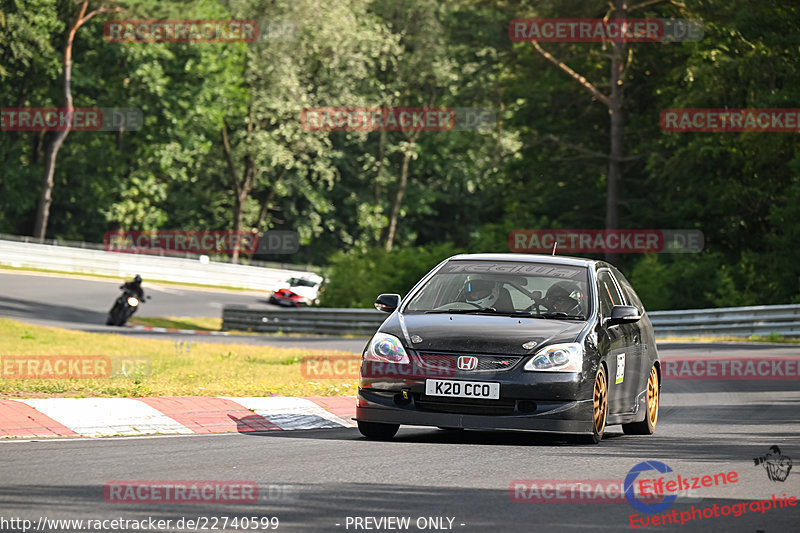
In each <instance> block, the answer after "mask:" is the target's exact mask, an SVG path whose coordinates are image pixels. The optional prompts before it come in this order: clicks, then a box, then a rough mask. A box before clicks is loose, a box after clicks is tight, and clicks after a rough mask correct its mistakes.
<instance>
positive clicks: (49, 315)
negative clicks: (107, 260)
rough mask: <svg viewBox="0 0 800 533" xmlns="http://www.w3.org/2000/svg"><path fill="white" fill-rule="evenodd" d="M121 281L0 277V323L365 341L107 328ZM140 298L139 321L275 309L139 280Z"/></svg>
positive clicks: (141, 334) (328, 341) (323, 345)
mask: <svg viewBox="0 0 800 533" xmlns="http://www.w3.org/2000/svg"><path fill="white" fill-rule="evenodd" d="M123 281H124V280H122V279H120V280H118V281H116V280H110V279H101V278H90V277H74V276H60V275H57V274H46V275H42V274H41V273H22V272H12V271H0V317H6V318H13V319H15V320H20V321H23V322H29V323H31V324H39V325H43V326H53V327H60V328H67V329H76V330H81V331H87V332H91V333H116V334H120V335H128V336H135V337H137V338H147V339H160V340H185V339H187V338H188V339H190V340H191V342H212V343H226V344H251V345H270V346H277V347H283V348H297V347H303V348H313V349H320V350H344V351H352V352H360V351H361V350H362V349H363V348H364V345H365V344H366V342H367V339H362V338H358V339H340V338H329V337H322V336H318V337H286V336H268V335H259V336H252V335H226V336H207V335H203V336H201V335H193V336H191V337H189V336H187V335H184V334H180V333H159V332H152V331H141V330H135V329H129V328H120V327H115V326H106V325H105V321H106V316H107V314H108V310H109V309H110V308H111V306H112V305H113V303H114V301H115V300H116V298H117V297H118V296H119V294H120V292H121V291H120V290H119V286H120V285H121V284H122V282H123ZM142 288H143V289H144V291H145V296H150V297H151V299H150V300H147V301H146V302H145V303H144V304H142V305H141V306H140V308H139V309H138V310H137V311H136V315H135V316H140V317H192V318H194V317H210V318H219V317H221V316H222V308H223V306H225V305H254V306H263V307H271V308H278V307H279V306H275V305H272V304H270V303H268V302H267V294H268V293H267V292H266V291H264V292H261V293H259V292H256V291H226V290H216V289H201V288H194V287H191V288H190V287H181V286H176V285H165V284H159V283H156V282H152V283H151V282H148V281H147V280H144V281H143V283H142Z"/></svg>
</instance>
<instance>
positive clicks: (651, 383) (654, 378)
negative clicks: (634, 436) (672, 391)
mask: <svg viewBox="0 0 800 533" xmlns="http://www.w3.org/2000/svg"><path fill="white" fill-rule="evenodd" d="M658 397H659V393H658V371H657V370H656V367H655V366H653V368H652V369H650V379H649V380H648V381H647V416H648V418H649V419H650V425H651V426H652V427H655V426H656V422H657V421H658Z"/></svg>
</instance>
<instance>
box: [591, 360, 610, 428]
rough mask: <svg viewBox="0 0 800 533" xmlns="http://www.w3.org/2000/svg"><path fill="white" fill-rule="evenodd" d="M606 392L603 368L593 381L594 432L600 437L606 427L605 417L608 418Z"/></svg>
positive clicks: (601, 367)
mask: <svg viewBox="0 0 800 533" xmlns="http://www.w3.org/2000/svg"><path fill="white" fill-rule="evenodd" d="M607 393H608V390H607V388H606V371H605V368H603V366H602V365H601V366H600V370H599V371H598V372H597V378H596V379H595V380H594V394H593V402H592V403H593V405H594V431H595V433H596V434H597V435H602V434H603V430H604V429H605V427H606V417H607V416H608V395H607Z"/></svg>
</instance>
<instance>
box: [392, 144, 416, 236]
mask: <svg viewBox="0 0 800 533" xmlns="http://www.w3.org/2000/svg"><path fill="white" fill-rule="evenodd" d="M413 146H414V143H413V142H412V143H411V147H413ZM410 161H411V150H410V149H409V150H408V151H406V152H405V153H404V154H403V165H402V167H401V168H400V180H399V182H398V183H397V192H396V193H395V195H394V202H393V203H392V214H391V216H390V218H389V231H388V232H387V234H386V251H387V252H391V251H392V246H393V245H394V236H395V232H396V230H397V219H398V218H399V217H400V206H401V205H402V204H403V194H404V193H405V191H406V185H408V166H409V163H410Z"/></svg>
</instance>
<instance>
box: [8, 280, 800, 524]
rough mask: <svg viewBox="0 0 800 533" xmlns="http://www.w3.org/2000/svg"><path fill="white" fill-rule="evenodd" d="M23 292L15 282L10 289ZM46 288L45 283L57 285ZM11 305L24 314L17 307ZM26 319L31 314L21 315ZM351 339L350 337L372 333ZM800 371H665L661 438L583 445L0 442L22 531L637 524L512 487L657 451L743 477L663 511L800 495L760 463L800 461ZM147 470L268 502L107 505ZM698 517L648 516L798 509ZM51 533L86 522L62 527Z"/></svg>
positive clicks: (494, 437) (445, 437)
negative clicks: (235, 485) (772, 453)
mask: <svg viewBox="0 0 800 533" xmlns="http://www.w3.org/2000/svg"><path fill="white" fill-rule="evenodd" d="M62 281H63V280H62ZM15 283H20V280H19V279H17V280H15V282H14V283H10V282H9V278H8V275H7V274H2V275H0V294H1V295H2V296H0V314H2V315H4V316H8V315H9V314H10V313H9V309H10V306H9V300H10V299H16V300H17V301H20V300H21V301H22V302H23V304H22V305H23V307H24V306H25V305H27V306H30V307H31V308H35V307H36V305H38V304H36V300H29V299H25V298H20V296H24V295H16V296H15V295H14V294H13V293H12V294H9V291H8V289H9V287H11V286H12V285H14V284H15ZM113 288H114V287H113V286H109V291H110V296H107V297H106V298H105V300H104V301H106V300H107V302H109V303H110V301H111V300H113V297H114V291H113V290H111V289H113ZM14 290H19V289H18V288H16V287H14ZM43 292H47V290H46V288H45V289H44V291H43ZM51 294H52V293H51ZM238 296H239V297H241V295H238ZM155 298H156V296H155V293H154V300H155ZM200 299H201V300H202V297H200ZM84 300H85V298H80V299H79V300H78V301H77V303H76V304H75V305H76V307H77V308H78V309H81V308H83V307H82V306H89V305H90V304H89V303H86V302H85V301H84ZM52 301H54V302H55V303H54V304H51V305H56V306H58V305H60V304H58V300H52ZM31 302H33V303H31ZM34 304H36V305H34ZM105 305H108V303H107V304H105ZM105 305H103V306H102V307H101V308H102V309H104V308H105ZM148 305H149V303H148ZM171 305H178V304H177V303H176V304H171ZM154 307H155V306H154ZM15 312H16V313H20V312H26V311H25V310H24V309H23V310H22V311H20V309H19V307H18V308H17V309H16V310H15ZM27 312H30V311H27ZM154 314H160V315H162V316H163V314H175V313H173V312H171V311H170V312H169V313H162V312H156V313H154ZM14 316H16V317H17V318H21V319H25V317H20V316H19V314H17V315H14ZM59 316H60V317H61V318H59V317H58V316H57V317H56V318H53V320H55V321H59V320H61V319H63V315H59ZM195 316H196V315H195ZM31 318H33V319H35V318H36V317H31ZM202 340H203V339H201V338H200V337H198V338H197V341H202ZM349 342H352V343H353V345H354V346H357V343H362V341H360V340H351V341H349ZM362 345H363V343H362ZM358 349H360V347H359V348H357V349H356V350H354V351H357V350H358ZM659 353H660V355H661V357H662V359H664V360H667V359H669V358H671V357H676V356H691V357H694V358H697V359H702V358H707V357H741V356H747V357H771V356H798V355H800V348H798V347H795V346H789V345H764V344H748V345H733V344H721V343H720V344H714V343H709V344H689V343H671V344H660V345H659ZM799 383H800V382H798V381H797V380H791V381H790V380H786V381H778V380H740V381H707V380H692V381H689V380H671V381H670V380H667V381H665V382H664V384H663V390H662V403H661V412H660V417H659V421H658V426H657V429H656V433H655V434H654V435H651V436H627V435H623V434H622V432H621V429H620V427H619V426H611V427H609V428H608V429H607V431H606V437H605V439H604V440H603V441H602V443H601V444H600V445H597V446H589V445H576V444H571V443H569V442H567V441H565V440H564V439H562V438H561V437H559V436H557V435H540V434H528V433H519V432H483V431H480V432H479V431H464V432H455V433H454V432H447V431H441V430H437V429H435V428H420V427H403V428H401V429H400V432H399V433H398V435H397V437H396V438H395V439H394V440H393V441H392V442H375V441H368V440H365V439H363V438H362V437H361V436H360V435H359V433H358V431H357V430H356V429H332V430H313V431H284V432H278V431H271V432H263V433H242V434H225V435H211V436H203V435H194V436H169V437H167V436H153V437H141V438H140V437H122V438H103V439H60V440H47V439H41V440H38V441H29V440H8V441H3V442H0V480H2V484H0V530H2V531H21V528H16V529H15V528H13V527H11V525H10V524H9V523H8V522H5V523H4V522H3V519H6V520H8V519H10V518H17V519H28V520H32V521H33V522H34V524H36V523H38V521H39V519H40V517H45V518H47V519H83V520H87V519H92V520H96V519H109V520H111V519H118V518H123V519H129V520H142V519H148V518H149V517H152V518H153V519H154V520H159V519H163V520H167V519H169V520H172V522H171V525H170V527H167V528H163V529H161V531H186V530H194V529H186V527H184V529H179V528H177V527H176V526H177V523H176V522H177V521H178V520H179V519H181V518H184V520H196V519H198V517H206V518H208V519H209V522H208V523H205V525H206V527H207V529H206V531H214V529H211V527H212V525H214V523H215V522H214V518H216V520H217V521H216V526H217V528H218V529H216V530H217V531H222V530H223V529H222V521H223V520H224V517H228V521H229V525H228V527H227V528H226V529H225V530H226V531H241V530H243V529H244V528H242V527H241V524H240V527H239V528H238V529H237V528H233V527H231V525H230V521H231V519H232V518H233V517H244V516H248V517H253V516H254V517H258V518H262V517H277V518H278V520H279V521H280V525H279V527H278V529H277V531H332V532H336V531H435V530H438V531H464V532H468V531H469V532H505V531H514V532H516V531H520V532H523V531H524V532H532V531H536V532H539V531H545V532H549V531H586V532H590V531H621V530H631V523H630V520H631V518H630V517H631V515H638V516H639V517H642V516H644V515H643V514H642V513H640V512H639V511H637V510H635V509H634V507H633V506H632V505H630V504H629V503H628V502H627V501H625V500H622V501H614V502H590V501H585V500H584V501H580V500H579V501H572V502H570V501H564V499H563V498H561V499H559V501H557V502H538V503H536V502H530V501H523V502H517V501H513V498H512V496H513V495H514V494H516V493H515V491H514V490H513V487H514V481H515V480H536V481H537V485H538V487H540V488H542V489H543V488H544V487H545V484H546V483H547V482H548V481H553V480H582V481H584V482H587V483H590V486H591V485H595V484H596V483H595V482H596V480H618V481H620V482H622V480H624V478H625V477H626V475H627V474H628V472H629V471H630V470H631V469H632V468H633V467H634V466H636V465H637V464H639V463H641V462H643V461H650V460H655V461H660V462H662V463H664V464H666V465H668V466H669V467H670V468H672V470H673V471H674V472H675V473H678V474H680V475H681V476H683V477H684V478H686V477H701V476H704V475H714V474H718V473H723V472H724V473H727V472H731V471H735V472H736V473H737V476H738V477H737V481H736V482H735V483H730V484H726V485H724V486H712V487H707V488H702V489H697V490H696V491H693V492H691V493H688V494H682V495H681V496H680V497H679V499H678V500H677V501H676V502H674V503H673V504H672V506H671V507H670V508H669V509H667V510H666V511H663V513H670V512H671V511H673V510H674V511H676V512H677V516H678V517H680V516H681V515H680V513H682V512H688V513H689V514H688V515H686V516H692V515H691V512H692V510H693V507H694V510H695V511H697V510H700V512H702V510H703V509H706V508H708V509H711V511H707V512H712V511H713V506H714V505H717V506H718V509H719V510H721V511H723V512H724V510H726V509H727V510H730V508H729V506H731V505H734V504H742V503H745V502H750V501H753V500H757V499H769V498H770V497H771V496H772V495H773V494H775V495H776V496H778V497H780V496H782V495H783V494H786V495H787V496H795V497H800V472H798V471H800V465H797V464H796V465H795V468H794V469H792V470H791V471H790V474H789V476H788V478H787V479H786V480H785V481H783V482H779V481H770V480H769V478H768V477H767V473H766V470H765V469H764V467H763V466H758V465H755V464H754V458H756V457H760V456H764V455H765V454H766V453H767V452H768V449H769V447H770V446H774V445H777V446H780V449H781V452H782V453H783V455H784V456H786V457H789V458H794V460H795V463H798V461H800V409H798V408H799V407H800V385H799ZM669 476H671V477H668V479H674V474H671V475H669ZM648 477H651V476H649V475H648ZM652 477H656V476H655V475H653V476H652ZM140 480H150V481H173V482H174V481H183V480H214V481H250V482H254V483H256V484H258V486H259V487H260V491H259V499H258V501H257V503H255V504H245V505H231V504H226V503H223V502H207V503H201V504H169V503H167V504H164V503H153V502H150V503H137V504H129V503H126V504H111V503H108V502H107V501H106V499H105V498H104V491H103V488H104V485H105V484H106V483H109V482H114V481H140ZM510 487H512V490H511V491H510V490H509V488H510ZM523 497H524V496H523ZM738 510H739V511H741V508H740V507H739V508H738ZM663 513H660V514H663ZM648 516H653V515H648ZM694 516H695V519H694V520H688V521H686V522H685V523H684V524H682V525H681V524H680V519H679V520H678V523H677V524H673V525H658V526H652V525H651V526H650V527H647V528H642V529H646V530H647V531H651V530H653V531H724V532H726V533H727V532H734V531H747V532H757V531H763V532H765V533H766V532H772V531H775V532H786V531H797V530H798V524H800V506H794V507H786V508H779V509H769V510H766V511H765V512H763V513H762V512H761V511H760V510H753V509H752V508H750V507H748V509H747V511H746V512H745V513H744V514H742V515H741V516H733V515H732V514H731V515H729V516H719V517H712V518H701V519H698V518H696V517H697V516H698V515H697V513H695V515H694ZM386 517H400V518H408V519H409V526H408V527H407V528H397V527H394V528H390V527H377V524H376V522H375V521H373V520H380V519H381V518H383V519H385V518H386ZM367 518H371V519H370V520H369V521H367V520H366V519H367ZM436 518H438V519H439V520H440V521H441V522H440V523H441V524H443V525H441V526H440V527H439V528H438V529H434V528H431V527H427V528H426V527H425V526H430V525H431V524H432V523H433V520H429V519H436ZM356 519H360V522H358V523H359V524H360V525H361V527H357V525H356V524H357V522H356ZM449 519H452V523H451V522H450V521H449ZM385 524H386V523H384V525H385ZM451 524H452V525H451ZM87 525H88V524H87ZM109 525H110V523H109ZM109 525H107V526H106V527H105V528H99V529H83V531H87V530H94V531H123V530H124V531H136V529H133V528H128V529H120V528H117V529H111V527H109ZM185 525H186V524H185V522H184V526H185ZM195 525H197V526H200V525H202V524H195ZM391 525H396V523H395V522H392V523H391ZM637 525H640V524H638V523H637ZM250 527H251V528H252V525H251V526H250ZM368 527H369V528H368ZM197 529H198V530H202V529H201V528H200V527H198V528H197ZM249 530H250V531H254V530H256V529H249ZM257 530H259V531H265V529H257ZM39 531H77V529H75V528H64V527H60V528H59V527H51V528H49V529H47V528H42V529H40V530H39ZM273 531H274V530H273Z"/></svg>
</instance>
